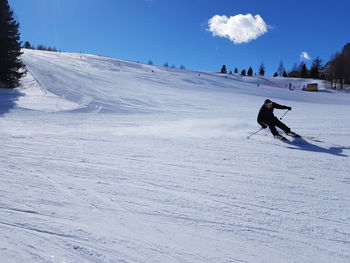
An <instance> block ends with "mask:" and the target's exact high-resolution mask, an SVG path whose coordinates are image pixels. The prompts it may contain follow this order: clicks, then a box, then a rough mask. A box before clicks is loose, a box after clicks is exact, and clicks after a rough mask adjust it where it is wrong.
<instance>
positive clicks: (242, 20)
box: [208, 14, 270, 44]
mask: <svg viewBox="0 0 350 263" xmlns="http://www.w3.org/2000/svg"><path fill="white" fill-rule="evenodd" d="M269 28H270V26H268V25H267V24H266V23H265V21H264V20H263V19H262V18H261V16H260V15H256V16H253V15H252V14H246V15H242V14H239V15H236V16H231V17H227V16H219V15H215V16H213V17H212V18H211V19H209V28H208V30H209V31H210V32H212V33H213V36H220V37H225V38H228V39H230V40H231V41H232V42H234V43H235V44H241V43H248V42H250V41H252V40H254V39H256V38H258V37H260V36H262V35H263V34H265V33H266V32H267V31H268V29H269Z"/></svg>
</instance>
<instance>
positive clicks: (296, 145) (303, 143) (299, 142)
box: [286, 138, 350, 157]
mask: <svg viewBox="0 0 350 263" xmlns="http://www.w3.org/2000/svg"><path fill="white" fill-rule="evenodd" d="M286 143H287V144H289V145H291V146H292V147H288V148H289V149H294V150H301V151H309V152H320V153H328V154H332V155H336V156H341V157H349V155H346V154H343V150H345V149H350V147H345V146H332V147H330V148H324V147H321V146H318V145H316V144H312V143H311V142H310V141H307V140H304V139H302V138H297V139H294V141H286Z"/></svg>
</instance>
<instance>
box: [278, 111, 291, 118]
mask: <svg viewBox="0 0 350 263" xmlns="http://www.w3.org/2000/svg"><path fill="white" fill-rule="evenodd" d="M288 111H289V110H287V111H286V112H285V113H284V114H283V116H282V117H281V118H280V120H282V119H283V117H284V116H285V115H286V114H287V113H288Z"/></svg>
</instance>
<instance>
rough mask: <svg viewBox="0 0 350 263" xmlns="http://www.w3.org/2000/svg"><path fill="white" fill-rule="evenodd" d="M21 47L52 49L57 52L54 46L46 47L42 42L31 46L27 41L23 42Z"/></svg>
mask: <svg viewBox="0 0 350 263" xmlns="http://www.w3.org/2000/svg"><path fill="white" fill-rule="evenodd" d="M23 48H26V49H37V50H44V51H52V52H59V51H58V50H57V49H56V48H55V47H50V46H48V47H46V46H45V45H43V44H39V45H37V46H36V47H35V46H32V45H31V44H30V43H29V41H26V42H24V45H23Z"/></svg>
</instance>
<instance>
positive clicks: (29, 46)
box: [23, 41, 32, 49]
mask: <svg viewBox="0 0 350 263" xmlns="http://www.w3.org/2000/svg"><path fill="white" fill-rule="evenodd" d="M23 47H24V48H26V49H32V46H31V44H30V43H29V41H26V42H24V46H23Z"/></svg>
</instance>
